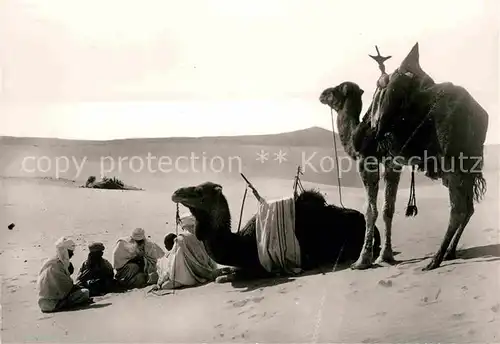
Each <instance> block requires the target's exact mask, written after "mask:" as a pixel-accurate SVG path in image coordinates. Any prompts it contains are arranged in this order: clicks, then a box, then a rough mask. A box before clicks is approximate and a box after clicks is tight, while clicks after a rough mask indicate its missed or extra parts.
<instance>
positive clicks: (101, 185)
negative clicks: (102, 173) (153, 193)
mask: <svg viewBox="0 0 500 344" xmlns="http://www.w3.org/2000/svg"><path fill="white" fill-rule="evenodd" d="M84 187H86V188H91V189H107V190H142V189H140V188H136V187H134V186H128V185H125V183H124V182H123V181H121V180H120V179H118V178H116V177H112V178H108V177H103V178H102V179H101V181H99V182H96V177H95V176H90V177H88V179H87V182H86V183H85V186H84Z"/></svg>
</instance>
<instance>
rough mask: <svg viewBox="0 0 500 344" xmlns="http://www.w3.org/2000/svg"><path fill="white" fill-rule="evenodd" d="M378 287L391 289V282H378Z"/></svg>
mask: <svg viewBox="0 0 500 344" xmlns="http://www.w3.org/2000/svg"><path fill="white" fill-rule="evenodd" d="M378 285H381V286H383V287H386V288H390V287H392V281H391V280H380V281H378Z"/></svg>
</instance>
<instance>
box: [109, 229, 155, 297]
mask: <svg viewBox="0 0 500 344" xmlns="http://www.w3.org/2000/svg"><path fill="white" fill-rule="evenodd" d="M161 256H163V250H162V249H161V248H160V247H159V246H158V245H157V244H155V243H153V242H151V241H149V240H147V239H146V235H145V232H144V229H142V228H136V229H134V230H133V232H132V235H131V236H129V237H125V238H121V239H118V241H117V243H116V246H115V248H114V251H113V266H114V268H115V270H116V275H115V278H116V280H117V283H118V285H119V286H121V287H123V288H125V289H133V288H143V287H145V286H146V285H148V284H154V283H156V280H157V279H158V275H157V273H156V263H157V260H158V258H160V257H161Z"/></svg>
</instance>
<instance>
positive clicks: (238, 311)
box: [0, 145, 500, 343]
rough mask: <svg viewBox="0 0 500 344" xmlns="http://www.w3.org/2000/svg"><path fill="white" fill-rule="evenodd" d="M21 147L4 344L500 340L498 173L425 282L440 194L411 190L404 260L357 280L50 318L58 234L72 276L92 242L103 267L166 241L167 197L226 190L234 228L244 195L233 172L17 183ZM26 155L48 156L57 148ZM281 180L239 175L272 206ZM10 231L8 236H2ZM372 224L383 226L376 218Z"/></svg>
mask: <svg viewBox="0 0 500 344" xmlns="http://www.w3.org/2000/svg"><path fill="white" fill-rule="evenodd" d="M96 146H98V147H99V148H98V151H92V149H90V148H88V147H87V148H81V149H80V148H74V147H70V148H67V149H69V151H68V152H71V150H74V151H75V152H77V153H78V154H84V155H85V154H88V155H89V156H90V155H92V154H93V156H98V155H99V154H101V152H105V151H106V149H109V148H106V147H107V146H106V145H96ZM16 147H17V148H15V149H14V148H12V147H11V148H10V150H8V153H7V156H8V158H6V156H5V155H3V157H2V160H1V161H2V171H3V174H2V177H0V188H1V192H0V195H1V198H0V200H1V205H0V206H1V207H0V218H1V219H2V223H1V226H2V231H1V233H2V237H1V239H2V240H1V241H0V253H1V255H0V259H1V278H2V299H1V304H2V314H3V318H2V340H3V342H6V343H9V342H17V343H21V342H58V343H63V342H64V343H70V342H89V343H90V342H92V343H94V342H95V343H98V342H100V343H112V342H116V343H118V342H119V343H139V342H141V343H142V342H144V343H145V342H164V343H174V342H184V343H198V342H214V343H215V342H217V343H220V342H253V343H255V342H259V343H269V342H296V343H306V342H307V343H310V342H350V343H361V342H386V343H387V342H390V343H395V342H456V343H458V342H460V343H470V342H490V343H493V342H499V335H500V330H499V329H500V317H499V312H500V294H499V293H498V291H499V290H500V289H499V287H500V285H499V279H498V276H499V272H500V245H499V241H498V238H499V237H498V235H499V232H500V231H499V225H498V223H499V221H498V220H499V219H498V209H499V204H498V199H499V193H498V190H499V189H498V177H499V174H498V173H489V174H488V175H487V179H488V189H489V191H488V193H487V196H486V199H485V200H484V201H483V202H482V203H480V204H478V205H477V208H476V213H475V215H474V217H473V218H472V220H471V222H470V223H469V226H468V227H467V230H466V231H465V233H464V235H463V237H462V241H461V247H460V248H461V251H460V254H459V256H460V257H459V259H457V260H454V261H449V262H444V263H443V266H442V267H441V268H439V269H436V270H434V271H430V272H422V271H421V268H422V267H423V266H424V265H425V264H426V263H427V262H428V259H427V258H426V257H428V256H429V255H431V254H433V253H434V252H435V251H436V249H437V247H438V245H439V244H440V242H441V239H442V237H443V235H444V231H445V229H446V225H447V221H448V199H447V192H446V189H445V188H444V187H442V186H441V185H440V184H439V183H431V184H429V185H427V186H419V185H418V184H417V190H416V191H417V204H418V207H419V215H418V216H417V217H416V218H405V217H404V210H405V206H406V202H407V200H408V190H405V189H402V190H401V191H400V193H399V195H398V202H397V208H396V217H395V220H394V233H393V243H394V249H395V250H396V251H398V252H400V254H398V255H397V256H396V258H397V259H398V260H401V261H402V263H400V264H398V265H396V266H392V267H380V268H376V269H370V270H366V271H352V270H350V269H345V267H338V271H335V272H331V271H326V272H325V274H321V273H316V274H308V275H305V276H300V277H298V278H294V279H287V278H282V279H277V280H265V281H255V282H252V283H248V284H246V285H244V284H235V285H231V284H214V283H211V284H207V285H204V286H201V287H197V288H190V289H185V290H179V291H176V293H175V294H174V295H165V296H155V295H151V294H146V293H145V290H134V291H131V292H127V293H124V294H111V295H106V296H104V297H102V298H98V299H97V301H98V302H97V303H96V304H95V305H94V306H93V307H91V308H90V309H83V310H77V311H72V312H65V313H58V314H49V315H48V314H43V313H41V312H40V311H39V309H38V307H37V303H36V300H37V293H36V284H35V281H36V276H37V272H38V269H39V268H40V266H41V263H42V261H43V260H44V259H45V258H47V257H48V256H49V255H51V254H52V252H53V243H54V241H55V240H56V239H57V238H59V237H60V236H61V235H70V236H72V237H73V238H74V239H75V241H76V243H77V250H76V254H75V256H74V258H73V262H74V265H75V267H79V266H80V264H81V263H82V262H83V260H84V258H85V256H86V254H87V249H86V246H87V244H89V243H90V242H92V241H94V240H99V241H102V242H104V244H105V246H106V251H105V257H106V258H108V259H109V258H110V255H111V250H112V246H113V244H114V242H115V240H116V239H117V238H118V237H120V236H125V235H128V234H129V233H130V231H131V230H132V229H133V228H134V227H136V226H141V227H143V228H145V230H146V233H147V235H148V236H150V238H151V239H152V240H155V241H157V242H161V241H162V239H163V236H164V235H165V234H166V233H168V232H172V231H175V227H174V225H173V222H174V212H175V205H174V204H173V203H172V202H171V201H170V195H171V193H172V192H173V191H174V190H175V189H176V188H178V187H180V186H185V185H189V184H194V183H198V182H202V181H205V180H213V181H217V182H220V183H221V184H222V185H223V187H224V193H225V194H226V196H227V198H228V200H229V203H230V206H231V210H232V214H233V228H236V226H237V221H238V214H239V208H240V205H241V198H242V195H243V191H244V187H245V184H244V182H243V181H242V180H241V178H239V177H238V176H233V175H228V174H217V173H213V174H210V173H185V174H182V173H177V174H170V175H162V176H158V175H156V176H155V175H149V174H147V173H143V174H140V175H134V174H133V173H128V174H127V173H124V174H123V175H122V177H124V178H123V179H124V181H125V182H126V183H128V184H133V185H137V186H139V187H143V188H145V191H141V192H133V191H132V192H124V191H110V190H95V189H84V188H79V187H78V185H80V184H81V182H80V180H76V181H75V182H73V181H72V179H74V178H71V176H70V175H65V176H62V177H64V178H67V179H59V180H57V179H52V178H45V179H44V178H43V175H37V176H35V175H31V174H22V173H17V172H16V164H17V162H19V157H20V156H22V154H24V153H26V152H28V151H23V149H24V148H22V147H21V148H20V146H16ZM30 149H33V150H36V149H40V150H44V152H48V153H50V154H51V156H56V155H57V154H59V151H58V150H59V149H61V148H60V147H59V146H58V147H57V148H54V149H53V150H51V148H50V147H49V148H47V147H46V148H43V147H40V146H39V147H33V148H30ZM75 149H76V150H75ZM79 149H80V150H79ZM96 149H97V148H96ZM85 150H87V151H85ZM28 153H29V152H28ZM77 153H75V155H76V154H77ZM111 153H112V154H114V155H119V154H121V153H120V152H116V151H114V152H111ZM16 159H17V160H16ZM16 161H17V162H16ZM254 166H256V167H254V168H255V171H256V170H258V168H257V166H258V165H254ZM94 167H95V166H94ZM88 168H89V169H88V170H86V171H85V175H84V176H83V177H82V178H81V179H82V180H83V181H84V180H85V179H86V177H87V176H88V175H89V174H95V173H94V170H93V167H91V166H90V165H89V167H88ZM292 170H294V169H292ZM252 171H254V170H252ZM283 171H284V170H283ZM283 171H281V172H279V173H278V174H277V175H274V176H273V173H269V175H270V176H266V175H265V173H264V172H262V173H260V174H258V173H247V176H248V177H249V178H250V179H251V180H252V182H253V183H254V184H255V186H256V187H257V188H258V189H259V192H260V193H261V194H262V195H263V196H264V197H266V198H275V197H281V196H284V195H289V194H290V193H291V191H292V178H293V173H294V172H292V173H291V176H290V177H289V178H287V177H285V174H284V172H283ZM15 172H16V173H15ZM41 177H42V178H41ZM305 186H306V187H319V188H320V189H321V191H322V192H325V193H326V194H327V197H328V199H329V200H330V201H331V202H333V203H338V189H337V188H336V187H335V186H331V185H325V184H317V183H307V182H306V183H305ZM342 191H343V202H344V204H345V205H346V206H348V207H352V208H356V209H360V210H363V209H364V208H363V207H364V191H363V190H362V189H359V188H348V187H345V188H343V189H342ZM249 197H250V198H249V199H248V201H247V203H246V208H245V213H244V219H245V220H246V219H248V218H249V217H250V216H251V214H252V213H253V212H254V211H255V210H256V201H255V200H254V199H253V198H252V196H249ZM382 201H383V200H381V204H380V206H382ZM11 222H13V223H15V224H16V227H15V228H14V229H13V230H8V229H7V225H8V224H9V223H11ZM166 222H169V223H168V224H166ZM378 224H379V225H380V226H382V221H381V218H379V221H378Z"/></svg>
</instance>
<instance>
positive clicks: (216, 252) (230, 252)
mask: <svg viewBox="0 0 500 344" xmlns="http://www.w3.org/2000/svg"><path fill="white" fill-rule="evenodd" d="M196 220H197V221H196V222H197V226H198V227H197V233H205V236H204V238H203V245H204V246H205V249H206V250H207V253H208V255H209V256H210V258H212V259H213V260H214V261H215V262H217V263H218V264H222V265H228V266H236V267H245V266H253V265H256V264H255V259H257V258H256V257H257V255H256V253H255V252H254V251H255V250H256V241H255V236H246V237H245V236H242V235H238V234H235V233H233V232H232V231H231V214H230V211H229V206H228V204H227V201H226V200H225V199H224V200H221V202H220V203H219V204H218V205H217V206H216V207H213V210H212V212H211V213H210V214H205V215H202V216H198V217H197V218H196Z"/></svg>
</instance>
